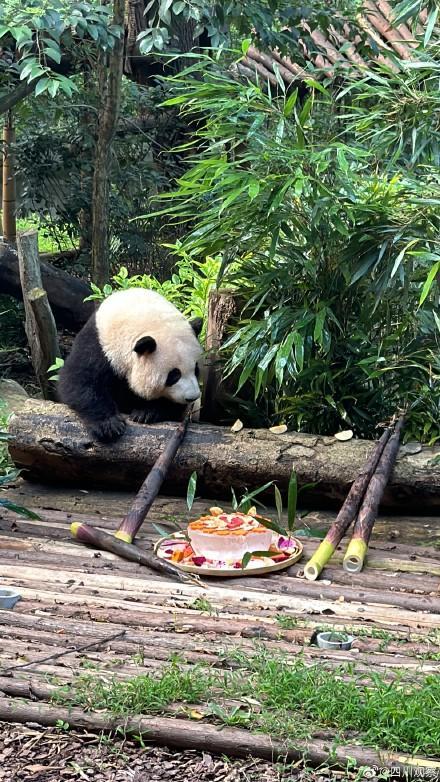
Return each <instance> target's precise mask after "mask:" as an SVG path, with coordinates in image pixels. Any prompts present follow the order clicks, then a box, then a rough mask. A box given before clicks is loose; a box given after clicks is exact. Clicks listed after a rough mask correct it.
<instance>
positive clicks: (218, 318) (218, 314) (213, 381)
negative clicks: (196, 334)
mask: <svg viewBox="0 0 440 782" xmlns="http://www.w3.org/2000/svg"><path fill="white" fill-rule="evenodd" d="M236 310H237V299H236V297H235V296H234V293H233V292H232V291H217V290H212V291H211V292H210V294H209V299H208V322H207V327H206V339H205V350H206V354H207V361H206V372H205V377H204V384H203V385H204V388H203V401H202V409H201V418H202V420H203V421H210V422H212V421H218V420H219V414H220V409H221V396H222V391H223V388H222V367H221V364H220V357H219V349H220V347H221V345H222V342H223V340H224V335H225V330H226V327H227V325H228V321H229V320H230V318H231V317H232V315H233V314H234V313H235V312H236Z"/></svg>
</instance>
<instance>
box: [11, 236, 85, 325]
mask: <svg viewBox="0 0 440 782" xmlns="http://www.w3.org/2000/svg"><path fill="white" fill-rule="evenodd" d="M40 269H41V278H42V283H43V288H44V289H45V291H46V293H47V297H48V299H49V304H50V306H51V308H52V311H53V314H54V316H55V320H56V321H57V323H59V324H60V325H61V326H65V327H66V328H69V329H72V331H78V330H79V329H80V328H81V327H82V326H83V325H84V323H85V322H86V320H87V318H89V317H90V315H91V314H92V313H93V310H94V307H93V302H90V301H88V302H84V299H85V298H86V297H87V296H90V294H91V289H90V286H89V285H88V283H86V282H84V281H83V280H80V279H79V278H77V277H72V275H70V274H68V273H67V272H64V271H62V270H61V269H57V268H55V266H52V265H51V264H50V263H40ZM0 293H2V294H7V295H9V296H14V297H15V298H17V299H21V298H22V290H21V284H20V274H19V268H18V255H17V252H16V250H15V249H13V248H12V247H9V246H7V245H5V244H1V243H0Z"/></svg>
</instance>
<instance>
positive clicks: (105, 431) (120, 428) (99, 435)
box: [92, 415, 127, 443]
mask: <svg viewBox="0 0 440 782" xmlns="http://www.w3.org/2000/svg"><path fill="white" fill-rule="evenodd" d="M126 426H127V424H126V422H125V418H123V417H122V415H112V417H111V418H106V420H105V421H100V422H99V423H95V424H94V425H93V429H92V433H93V436H94V437H95V438H96V439H97V440H99V442H101V443H113V442H114V441H115V440H118V438H119V437H121V436H122V435H123V434H124V432H125V428H126Z"/></svg>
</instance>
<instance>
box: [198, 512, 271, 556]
mask: <svg viewBox="0 0 440 782" xmlns="http://www.w3.org/2000/svg"><path fill="white" fill-rule="evenodd" d="M216 511H218V513H217V512H216ZM188 537H189V540H190V543H191V547H192V549H193V551H194V554H195V555H196V556H198V557H206V559H210V560H215V561H222V562H237V561H240V560H242V559H243V557H244V555H245V554H247V553H248V552H253V551H267V550H268V549H269V546H270V544H271V542H272V532H271V530H269V529H267V528H266V527H264V526H263V525H262V524H261V523H260V521H259V520H258V518H256V517H255V516H251V515H250V514H245V513H240V512H239V511H235V512H234V513H224V512H223V511H221V509H220V508H218V509H217V508H211V515H209V516H201V517H200V518H199V519H197V520H196V521H191V522H190V524H189V525H188Z"/></svg>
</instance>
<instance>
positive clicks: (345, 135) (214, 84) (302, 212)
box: [162, 49, 440, 442]
mask: <svg viewBox="0 0 440 782" xmlns="http://www.w3.org/2000/svg"><path fill="white" fill-rule="evenodd" d="M306 84H307V85H308V89H309V94H308V97H307V99H306V100H305V101H302V102H300V101H299V97H298V93H297V92H296V91H293V92H290V94H286V93H285V92H283V89H282V85H281V83H280V88H279V90H278V94H277V95H273V94H271V93H270V92H269V93H267V92H265V91H264V90H263V89H260V88H259V87H257V86H254V85H251V84H243V83H239V82H237V81H233V80H231V77H230V74H227V73H225V72H224V71H223V70H222V67H221V65H219V64H218V63H217V62H216V63H214V62H210V61H209V60H208V59H206V61H205V63H204V64H203V67H202V66H199V65H194V66H192V67H191V68H190V69H188V71H187V72H185V73H183V74H181V75H180V76H179V77H176V78H175V79H174V80H173V86H174V92H175V95H174V97H173V98H172V99H170V100H169V101H168V105H180V106H181V107H182V108H181V110H182V112H183V113H184V114H185V113H187V112H188V113H191V115H192V116H194V114H197V112H198V113H199V116H200V118H201V127H200V130H199V132H198V139H197V149H195V150H194V154H193V161H192V162H193V165H192V167H191V168H190V170H189V171H188V172H187V173H186V174H184V176H182V177H181V178H180V179H179V180H178V187H177V188H176V190H175V191H174V193H168V194H167V195H166V198H167V201H163V202H162V205H163V207H164V210H163V211H164V213H166V214H168V215H170V216H171V217H172V216H175V217H176V219H177V220H179V221H181V220H188V221H190V220H191V221H193V222H194V227H193V228H192V230H189V232H188V234H187V236H186V238H185V240H184V241H183V249H184V250H185V251H186V252H187V253H189V254H191V255H192V256H193V257H194V258H198V257H200V256H202V257H203V256H204V255H205V254H208V253H209V254H215V253H218V252H222V253H223V268H222V273H223V278H224V281H226V282H230V283H231V284H233V285H234V286H235V287H238V288H239V290H240V291H241V292H242V294H243V298H244V299H245V300H247V302H248V304H247V306H246V307H245V309H244V310H243V312H242V317H241V322H240V323H239V324H238V329H236V331H235V333H234V335H233V336H232V337H231V339H230V340H229V342H228V343H227V345H226V351H225V357H227V358H228V363H227V371H228V372H229V373H232V375H233V377H234V378H236V385H237V391H238V392H240V394H241V396H242V403H243V405H244V406H247V421H248V422H252V423H260V424H265V423H268V422H274V421H275V422H277V421H278V420H279V419H280V417H281V420H286V422H288V423H289V425H290V426H291V427H293V428H295V429H305V430H308V431H312V432H319V433H327V434H331V433H333V432H334V431H337V430H338V428H340V427H341V426H347V425H350V427H352V428H354V430H355V432H356V434H357V435H362V436H372V437H374V436H375V431H376V426H377V425H378V424H379V423H380V422H382V421H384V420H386V419H387V418H388V417H389V416H391V415H392V414H393V413H394V412H395V410H396V409H397V408H398V407H399V406H402V405H404V406H409V408H410V410H409V415H408V425H407V430H406V436H407V437H408V438H420V439H422V440H424V441H428V442H434V441H435V440H436V439H438V437H439V420H440V384H439V377H440V358H439V355H440V352H439V345H440V320H439V317H438V312H437V311H436V310H438V302H439V293H438V287H437V285H436V283H435V275H436V273H437V271H438V269H439V268H440V266H439V264H440V254H439V250H438V240H439V223H440V218H439V206H440V177H439V173H438V172H439V168H438V162H439V151H438V150H439V146H438V138H439V131H438V104H439V91H438V66H437V64H436V60H435V50H434V49H433V50H431V49H428V50H423V51H421V52H420V59H419V60H418V61H417V62H416V63H411V64H410V65H408V66H407V68H406V70H404V71H401V72H400V73H399V74H397V75H396V74H395V73H394V72H392V71H390V70H389V69H387V68H381V67H377V68H375V69H374V70H371V71H369V72H367V74H366V76H365V78H364V79H354V80H353V81H347V82H346V83H345V84H344V85H343V87H342V88H341V89H340V91H339V92H337V91H333V90H331V89H330V88H325V87H324V86H323V85H322V83H319V82H317V81H316V80H314V79H312V78H309V79H307V80H306ZM420 105H423V106H424V111H423V112H422V116H421V117H420V112H419V110H418V107H419V106H420ZM401 117H402V123H401V124H399V121H400V118H401ZM241 414H242V416H243V408H242V410H241Z"/></svg>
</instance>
